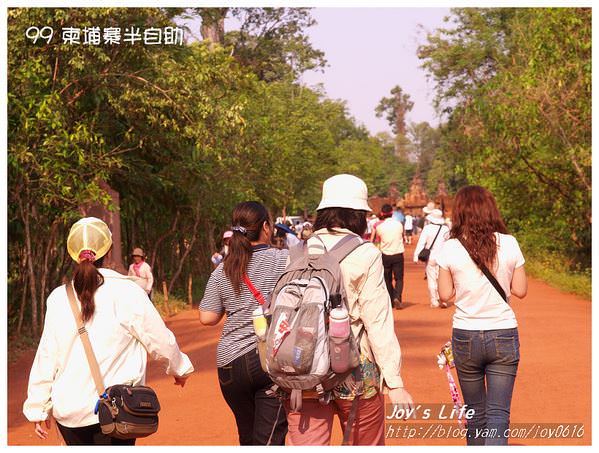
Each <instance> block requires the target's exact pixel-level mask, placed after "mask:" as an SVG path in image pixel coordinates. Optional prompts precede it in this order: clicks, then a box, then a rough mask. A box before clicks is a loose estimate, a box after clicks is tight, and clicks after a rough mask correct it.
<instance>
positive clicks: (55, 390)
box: [23, 217, 194, 445]
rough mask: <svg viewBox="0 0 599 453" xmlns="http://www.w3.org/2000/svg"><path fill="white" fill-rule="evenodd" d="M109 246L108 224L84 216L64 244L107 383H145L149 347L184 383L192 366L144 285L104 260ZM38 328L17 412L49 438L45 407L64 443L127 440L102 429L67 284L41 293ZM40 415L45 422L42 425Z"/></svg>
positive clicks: (125, 442)
mask: <svg viewBox="0 0 599 453" xmlns="http://www.w3.org/2000/svg"><path fill="white" fill-rule="evenodd" d="M111 246H112V235H111V233H110V230H109V229H108V226H107V225H106V224H105V223H104V222H103V221H102V220H100V219H96V218H94V217H87V218H83V219H81V220H79V221H78V222H77V223H75V224H74V225H73V226H72V227H71V230H70V232H69V236H68V239H67V250H68V252H69V255H70V256H71V258H73V260H75V262H76V263H77V265H76V267H75V271H74V274H73V280H72V281H69V282H68V283H67V285H73V287H74V293H75V295H76V299H77V301H78V302H79V304H80V309H81V314H82V318H83V321H84V323H85V327H86V330H87V332H88V334H89V338H90V340H91V344H92V347H93V351H94V355H95V356H96V359H97V361H98V364H99V367H100V374H101V376H102V381H103V383H104V385H105V387H106V388H107V387H110V386H112V385H117V384H130V385H134V386H135V385H144V383H145V379H146V365H147V362H148V353H149V355H150V356H151V357H152V359H155V360H161V361H162V362H163V363H164V364H165V365H166V374H168V375H171V376H174V380H175V384H176V385H180V386H181V387H183V386H184V385H185V381H186V380H187V378H188V376H189V375H190V374H191V373H192V372H193V371H194V369H193V365H192V364H191V362H190V360H189V357H187V355H185V354H183V353H182V352H181V351H180V350H179V347H178V345H177V341H176V340H175V337H174V335H173V333H172V332H171V331H170V330H169V329H168V328H167V327H166V326H165V324H164V321H163V320H162V318H161V317H160V315H159V313H158V312H157V311H156V308H155V307H154V306H153V305H152V302H151V301H150V299H149V298H148V297H147V295H146V293H145V292H144V291H143V290H142V289H141V288H140V287H139V286H138V285H136V284H135V283H134V282H133V281H131V279H129V278H128V277H127V276H124V275H122V274H119V273H117V272H115V271H112V270H110V269H104V268H102V261H103V257H104V255H106V253H107V252H108V251H109V250H110V248H111ZM46 305H47V309H46V316H45V320H44V329H43V332H42V337H41V339H40V343H39V346H38V348H37V353H36V356H35V359H34V361H33V365H32V367H31V373H30V375H29V386H28V389H27V400H26V401H25V403H24V404H23V413H24V414H25V417H27V419H28V420H29V421H30V422H33V423H34V425H35V433H36V434H37V436H39V437H40V438H42V439H47V438H48V431H47V430H46V429H47V428H49V427H50V423H49V416H50V413H51V414H52V416H53V417H54V419H55V420H56V422H57V426H58V429H59V430H60V432H61V434H62V437H63V438H64V440H65V442H66V444H67V445H133V444H134V443H135V439H131V440H119V439H116V438H113V437H109V436H106V435H105V434H103V433H102V431H101V428H100V424H99V419H98V415H96V414H95V413H94V407H95V406H96V403H97V401H98V394H97V392H96V386H95V384H94V380H93V378H92V374H91V371H90V367H89V364H88V361H87V358H86V355H85V351H84V348H83V343H82V341H81V339H80V337H79V333H78V330H77V322H76V321H75V317H74V316H73V312H72V311H71V306H70V304H69V299H68V296H67V290H66V285H62V286H59V287H57V288H56V289H54V291H52V293H51V294H50V296H49V297H48V300H47V304H46ZM44 422H45V427H44V426H43V424H44Z"/></svg>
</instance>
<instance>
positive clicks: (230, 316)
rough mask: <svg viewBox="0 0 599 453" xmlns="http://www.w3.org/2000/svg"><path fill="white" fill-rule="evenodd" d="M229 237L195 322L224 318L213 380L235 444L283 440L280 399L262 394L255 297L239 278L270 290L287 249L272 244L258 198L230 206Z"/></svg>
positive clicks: (265, 385)
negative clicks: (234, 429) (232, 422)
mask: <svg viewBox="0 0 599 453" xmlns="http://www.w3.org/2000/svg"><path fill="white" fill-rule="evenodd" d="M232 225H233V227H232V228H231V230H232V231H233V237H232V238H231V242H230V244H229V253H228V254H227V256H226V257H225V259H224V261H223V263H221V264H219V266H218V267H217V268H216V269H215V270H214V271H213V272H212V275H211V276H210V279H209V280H208V284H207V286H206V291H205V293H204V298H203V299H202V301H201V302H200V321H201V322H202V324H204V325H209V326H213V325H215V324H218V323H219V322H220V320H221V319H222V317H223V315H224V314H225V313H226V315H227V317H226V321H225V324H224V326H223V331H222V334H221V337H220V340H219V343H218V347H217V350H216V365H217V367H218V380H219V383H220V388H221V392H222V394H223V397H224V398H225V401H226V402H227V404H228V405H229V407H230V408H231V410H232V411H233V414H234V415H235V421H236V422H237V431H238V433H239V443H240V445H266V444H267V443H269V439H270V444H271V445H285V436H286V434H287V420H286V417H285V411H284V410H283V409H282V408H281V402H280V401H279V400H278V399H277V398H275V397H274V396H270V395H267V393H266V392H267V391H268V390H269V389H270V388H271V386H272V381H271V379H270V377H269V376H268V374H266V373H265V372H264V371H263V370H262V368H261V366H260V358H259V356H258V350H257V348H256V335H255V333H254V329H253V325H252V312H253V311H254V310H255V309H256V307H257V306H258V301H257V300H256V299H255V298H254V296H253V295H252V293H251V291H250V290H249V288H248V287H247V285H246V284H245V283H244V281H243V276H244V275H247V276H248V277H249V279H250V281H251V282H252V283H253V285H254V286H255V287H256V289H258V291H260V293H262V295H264V296H265V297H268V295H269V294H270V293H271V292H272V290H273V289H274V287H275V284H276V282H277V280H278V279H279V277H280V276H281V274H282V273H283V271H284V270H285V267H286V266H287V262H288V256H289V251H288V250H278V249H276V248H272V247H271V246H270V244H271V237H272V232H273V222H272V217H271V216H270V213H269V212H268V210H267V209H266V208H265V207H264V206H263V205H262V204H260V203H258V202H255V201H248V202H244V203H240V204H238V205H237V206H236V207H235V209H234V210H233V216H232Z"/></svg>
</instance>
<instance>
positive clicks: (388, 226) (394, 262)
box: [376, 204, 404, 309]
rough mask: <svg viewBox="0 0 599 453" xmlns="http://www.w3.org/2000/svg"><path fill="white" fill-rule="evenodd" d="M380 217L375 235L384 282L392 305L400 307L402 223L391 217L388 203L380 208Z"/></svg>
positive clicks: (402, 269)
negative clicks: (383, 271) (381, 259)
mask: <svg viewBox="0 0 599 453" xmlns="http://www.w3.org/2000/svg"><path fill="white" fill-rule="evenodd" d="M381 218H382V219H384V220H383V221H382V222H381V223H379V224H378V225H377V227H376V235H377V236H378V237H379V238H380V245H379V249H380V251H381V253H382V254H383V267H384V268H385V283H386V284H387V291H389V297H390V298H391V301H392V303H393V307H394V308H397V309H400V308H401V294H402V292H403V273H404V257H403V254H404V245H403V225H402V224H401V222H400V221H399V220H395V219H394V218H393V207H392V206H391V205H389V204H385V205H383V207H382V208H381ZM393 279H395V286H393Z"/></svg>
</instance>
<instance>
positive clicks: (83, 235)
mask: <svg viewBox="0 0 599 453" xmlns="http://www.w3.org/2000/svg"><path fill="white" fill-rule="evenodd" d="M111 246H112V233H111V232H110V229H109V228H108V225H106V224H105V223H104V222H103V221H102V220H100V219H98V218H96V217H84V218H83V219H81V220H79V221H77V222H76V223H75V224H73V226H72V227H71V231H69V237H68V238H67V250H68V252H69V255H71V258H73V259H74V260H75V261H77V262H78V263H79V262H81V260H80V258H79V254H80V253H81V252H82V251H83V250H91V251H92V252H93V253H94V254H95V259H96V260H98V259H100V258H102V257H103V256H104V255H106V253H108V250H110V247H111Z"/></svg>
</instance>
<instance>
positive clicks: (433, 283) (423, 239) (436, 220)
mask: <svg viewBox="0 0 599 453" xmlns="http://www.w3.org/2000/svg"><path fill="white" fill-rule="evenodd" d="M426 220H427V221H428V224H427V225H425V227H424V228H423V229H422V233H420V238H419V239H418V243H417V244H416V249H415V250H414V262H415V263H417V262H418V255H419V254H420V252H421V251H422V250H423V249H424V248H427V249H429V250H430V255H429V258H428V261H427V262H426V283H427V285H428V292H429V296H430V301H431V307H432V308H437V307H439V292H438V290H437V278H438V276H439V265H438V264H437V253H438V251H439V250H441V247H442V246H443V243H444V242H445V240H446V239H447V236H448V235H449V228H447V226H446V225H445V220H444V219H443V213H442V212H441V210H440V209H433V210H432V211H431V212H430V214H429V215H427V216H426ZM441 307H443V308H447V303H446V302H443V303H442V304H441Z"/></svg>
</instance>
